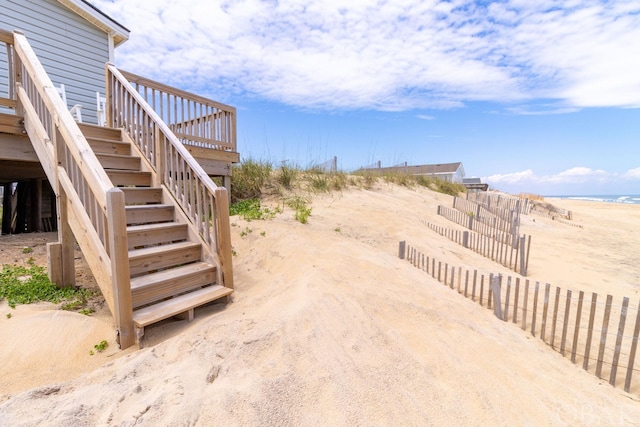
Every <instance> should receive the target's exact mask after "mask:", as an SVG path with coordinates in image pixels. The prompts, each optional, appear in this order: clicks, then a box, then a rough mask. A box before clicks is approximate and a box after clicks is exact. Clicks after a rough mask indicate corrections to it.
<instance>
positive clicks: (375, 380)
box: [0, 184, 640, 425]
mask: <svg viewBox="0 0 640 427" xmlns="http://www.w3.org/2000/svg"><path fill="white" fill-rule="evenodd" d="M274 203H279V202H278V201H277V200H274ZM438 203H443V204H446V205H450V204H451V198H449V197H448V196H444V195H441V194H434V193H432V192H429V191H427V190H423V189H419V190H407V189H404V188H400V187H396V186H391V185H387V184H381V185H379V187H378V188H376V189H375V190H373V191H369V190H358V189H352V190H348V191H345V192H343V193H333V194H331V195H323V196H317V197H314V201H313V205H312V206H313V212H312V216H311V217H310V218H309V224H307V225H302V224H299V223H298V222H296V221H294V220H293V214H292V212H291V211H290V210H286V211H285V213H283V214H281V215H278V216H277V217H276V218H275V219H273V220H270V221H254V222H250V223H247V222H245V221H243V220H240V219H238V218H234V219H233V222H234V224H235V225H234V227H232V228H233V229H232V232H233V245H234V249H235V251H236V252H237V256H236V257H235V258H234V262H235V264H234V268H235V274H236V292H235V294H234V297H233V302H232V303H231V304H228V305H227V306H226V307H225V306H222V305H213V306H210V307H206V308H204V309H201V310H199V312H198V313H197V314H196V320H195V321H194V322H192V323H191V324H187V323H186V322H180V321H170V322H166V323H163V324H160V325H158V326H156V327H154V328H148V329H147V335H146V336H145V338H146V339H147V341H146V346H147V347H146V348H145V349H143V350H141V351H138V352H116V351H115V350H113V347H114V346H115V344H113V345H112V346H111V348H110V349H109V351H108V352H107V353H108V354H100V355H95V356H89V355H88V349H90V348H91V346H92V344H91V343H94V342H98V341H100V340H101V339H104V338H105V334H107V332H106V331H105V329H103V328H104V326H105V324H106V323H108V322H105V320H104V319H105V318H106V319H108V317H103V315H102V314H101V315H98V316H95V317H92V318H86V317H84V316H81V315H75V314H68V313H63V314H60V313H59V312H57V311H50V310H49V309H48V308H47V307H42V306H36V307H20V308H19V309H18V310H17V311H16V312H15V314H14V316H12V319H8V320H5V319H3V318H0V339H1V340H2V342H3V345H2V348H1V349H0V358H1V359H0V360H2V361H3V363H2V364H0V378H1V380H0V387H1V389H0V390H1V391H2V392H4V394H3V395H2V397H0V402H1V403H0V425H36V424H46V425H133V424H136V423H144V424H146V425H258V424H259V425H452V424H458V425H477V424H482V425H507V424H509V425H564V424H571V425H615V424H620V425H622V424H627V425H628V424H631V425H637V424H640V421H639V420H640V403H639V402H638V398H637V397H635V396H633V395H627V394H626V393H624V392H622V391H621V390H620V389H613V388H611V387H610V386H609V385H608V384H606V382H604V381H600V380H598V379H597V378H596V377H594V376H593V375H591V374H589V373H586V372H584V371H582V370H581V369H580V368H578V367H577V366H574V365H573V364H571V363H570V361H569V360H567V359H563V358H562V357H561V356H560V355H559V354H557V353H554V352H552V351H550V350H549V349H548V348H547V346H546V345H545V344H544V343H542V342H540V341H539V340H537V339H534V338H532V337H531V336H530V335H529V334H527V333H525V332H523V331H521V330H520V329H518V328H516V327H514V326H513V325H511V324H508V323H503V322H500V321H498V320H497V319H496V318H495V317H493V316H492V314H491V312H490V311H488V310H486V309H485V308H482V307H480V306H479V305H477V304H474V303H472V302H471V301H469V300H467V299H465V298H463V297H461V296H460V295H458V294H457V293H455V292H452V291H451V290H449V289H447V288H446V287H443V286H442V285H439V284H437V283H436V282H435V281H433V280H432V279H430V278H429V277H428V276H427V275H425V274H424V273H423V272H421V271H419V270H418V269H415V268H413V267H411V266H410V265H409V264H408V263H407V262H406V261H401V260H399V259H398V257H397V247H398V242H399V241H400V240H408V241H409V242H411V243H412V244H413V245H415V246H418V247H420V248H421V249H422V250H423V251H424V252H426V253H430V254H431V255H432V256H436V257H438V258H439V259H441V260H443V261H446V262H449V263H450V264H452V265H463V266H470V267H473V268H479V269H482V270H484V271H487V272H506V270H504V269H503V268H500V267H498V266H497V265H496V264H495V263H493V262H491V261H489V260H487V259H485V258H483V257H480V256H479V255H476V254H473V253H470V252H468V251H466V250H464V249H462V248H460V247H459V246H457V245H454V244H452V243H450V242H448V241H447V240H445V239H443V238H441V237H439V236H437V235H436V234H435V233H433V232H431V231H430V230H429V229H427V228H426V227H425V226H424V225H423V224H422V223H421V221H420V220H421V219H424V218H428V219H429V221H431V222H436V223H438V222H441V223H442V224H443V225H444V224H447V225H450V223H448V222H447V221H446V220H443V219H441V218H439V217H437V216H436V215H435V208H436V206H437V204H438ZM557 204H558V205H562V206H563V207H567V208H568V209H572V210H573V211H574V212H575V216H576V221H578V222H580V223H581V224H583V225H584V228H582V229H580V228H574V227H568V226H564V225H562V224H558V223H554V222H553V221H550V220H545V219H543V218H537V217H532V218H530V219H529V218H527V221H525V222H526V223H525V224H524V226H523V230H522V231H523V232H525V233H531V234H532V235H533V236H534V237H533V239H534V240H533V243H532V257H531V260H530V269H531V273H532V277H531V278H532V279H533V280H541V281H548V282H551V283H553V284H559V285H562V286H570V285H573V284H575V286H576V288H579V289H583V288H585V290H586V287H590V288H591V289H597V290H598V291H599V292H603V293H604V292H615V293H616V294H618V293H619V294H620V295H626V296H630V297H635V299H634V301H636V302H635V303H636V304H637V293H638V284H640V279H639V277H640V262H638V259H637V256H638V255H637V253H638V250H637V249H638V243H637V242H638V239H637V231H636V230H635V227H637V224H639V223H640V207H638V206H631V207H630V206H620V205H599V204H594V203H586V202H582V203H580V202H567V201H558V202H557ZM605 216H606V217H608V218H609V219H605ZM534 218H535V222H534V221H533V219H534ZM529 220H530V222H529ZM607 221H610V223H611V225H612V226H615V227H616V229H615V230H613V231H612V230H611V229H610V227H607V226H606V224H607ZM3 238H4V237H3ZM634 249H635V250H634ZM3 262H6V261H5V260H3ZM5 310H8V309H7V308H6V305H5V306H1V307H0V314H1V313H3V312H4V311H5ZM33 316H35V317H33ZM39 316H44V317H45V318H46V319H47V320H46V323H44V322H42V321H41V322H38V319H40V317H39ZM3 317H4V316H3ZM110 333H111V334H112V331H111V332H110ZM6 342H11V343H12V345H11V346H9V347H7V346H6V345H5V344H4V343H6ZM78 349H80V350H78ZM50 350H54V351H50ZM17 352H19V353H18V354H20V355H21V356H16V353H17ZM97 363H107V364H106V365H104V366H102V367H100V368H97V369H96V365H95V364H97ZM54 366H55V367H57V366H60V367H62V368H60V369H57V368H53V367H54ZM74 367H75V368H76V369H75V371H74V369H73V368H74ZM64 378H69V380H66V381H65V380H64ZM34 386H36V388H33V389H30V388H31V387H34Z"/></svg>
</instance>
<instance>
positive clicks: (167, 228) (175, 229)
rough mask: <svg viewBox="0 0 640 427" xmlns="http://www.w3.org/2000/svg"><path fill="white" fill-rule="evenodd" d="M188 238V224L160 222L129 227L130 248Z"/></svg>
mask: <svg viewBox="0 0 640 427" xmlns="http://www.w3.org/2000/svg"><path fill="white" fill-rule="evenodd" d="M186 239H187V224H179V223H177V222H172V223H158V224H144V225H130V226H128V227H127V240H128V242H129V249H130V250H131V249H134V248H137V247H141V246H150V245H157V244H159V243H174V242H179V241H182V240H186Z"/></svg>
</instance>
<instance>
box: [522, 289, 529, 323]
mask: <svg viewBox="0 0 640 427" xmlns="http://www.w3.org/2000/svg"><path fill="white" fill-rule="evenodd" d="M528 302H529V279H527V280H525V281H524V301H523V302H522V330H523V331H526V330H527V303H528Z"/></svg>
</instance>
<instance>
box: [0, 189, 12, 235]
mask: <svg viewBox="0 0 640 427" xmlns="http://www.w3.org/2000/svg"><path fill="white" fill-rule="evenodd" d="M11 187H12V185H11V183H9V184H5V185H4V193H3V195H2V234H11V217H12V216H13V210H12V209H11V207H12V203H11Z"/></svg>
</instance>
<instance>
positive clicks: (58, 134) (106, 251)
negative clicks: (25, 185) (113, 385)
mask: <svg viewBox="0 0 640 427" xmlns="http://www.w3.org/2000/svg"><path fill="white" fill-rule="evenodd" d="M13 39H14V52H15V57H14V65H15V67H16V88H17V90H16V92H17V107H16V109H17V110H18V112H19V113H21V114H23V115H24V127H25V130H26V131H27V134H28V135H29V139H30V140H31V143H32V145H33V146H34V149H35V151H36V154H37V156H38V159H39V160H40V162H41V164H42V166H43V169H44V170H45V173H46V175H47V178H48V179H49V182H50V183H51V187H52V188H53V189H54V191H55V193H56V196H58V197H59V203H58V207H59V209H60V211H59V213H60V217H61V221H60V223H61V224H60V226H61V227H62V228H64V230H59V235H61V236H63V237H62V238H61V240H65V236H67V237H69V236H70V233H73V236H75V239H76V241H77V243H78V245H79V246H80V247H81V249H82V252H83V254H84V256H85V258H86V259H87V261H88V264H89V266H90V268H91V271H92V273H93V275H94V277H95V279H96V282H97V283H98V285H99V287H100V290H101V291H102V294H103V295H104V298H105V301H106V302H107V305H108V306H109V309H110V310H111V313H112V314H113V316H114V318H115V321H116V328H117V331H118V334H119V337H118V338H119V342H120V346H121V348H126V347H128V346H130V345H132V344H133V343H134V341H135V337H134V334H133V319H132V315H133V312H132V308H131V288H130V276H129V261H128V252H127V247H128V245H127V234H126V214H125V210H124V193H123V192H122V190H120V189H118V188H116V187H114V186H113V184H112V183H111V180H110V179H109V177H108V176H107V174H106V172H105V170H104V169H103V167H102V165H101V164H100V162H99V161H98V159H97V157H96V155H95V154H94V152H93V150H92V149H91V147H90V146H89V143H88V142H87V140H86V138H85V137H84V135H83V134H82V131H81V130H80V128H79V127H78V125H77V123H76V122H75V120H74V119H73V117H72V116H71V113H70V112H69V111H68V110H67V107H66V105H64V103H63V101H62V99H61V98H60V95H59V94H58V91H57V90H56V88H55V87H54V85H53V83H52V82H51V79H50V78H49V76H48V75H47V72H46V71H45V69H44V67H43V66H42V64H41V63H40V61H39V59H38V57H37V56H36V54H35V52H34V50H33V49H32V47H31V45H30V44H29V42H28V40H27V38H26V37H25V36H24V35H23V34H22V33H20V32H18V31H15V32H14V33H13ZM71 240H73V239H71ZM62 244H63V245H65V244H66V245H67V247H71V252H70V256H71V257H73V248H72V245H73V242H72V241H67V242H62ZM63 250H64V249H63ZM71 261H73V258H71ZM63 262H64V261H63ZM67 262H68V261H67ZM71 265H73V264H71ZM67 270H68V269H67ZM50 273H51V272H50ZM63 273H64V275H65V276H66V277H67V278H68V279H69V280H72V279H71V278H73V277H75V272H74V271H64V272H63ZM63 284H64V285H66V284H68V283H61V284H59V285H63Z"/></svg>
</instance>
